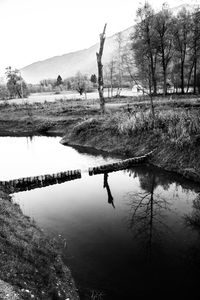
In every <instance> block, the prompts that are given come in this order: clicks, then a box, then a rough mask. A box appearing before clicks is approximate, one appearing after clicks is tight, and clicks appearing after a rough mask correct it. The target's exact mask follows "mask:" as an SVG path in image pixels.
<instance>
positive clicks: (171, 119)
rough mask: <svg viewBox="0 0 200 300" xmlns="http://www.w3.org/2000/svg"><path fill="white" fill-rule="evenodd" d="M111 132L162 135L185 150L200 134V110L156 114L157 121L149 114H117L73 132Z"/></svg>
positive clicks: (95, 120) (80, 126)
mask: <svg viewBox="0 0 200 300" xmlns="http://www.w3.org/2000/svg"><path fill="white" fill-rule="evenodd" d="M100 130H104V132H105V131H106V130H109V131H110V132H111V133H112V134H115V135H123V136H125V135H126V136H128V137H131V136H134V135H140V134H143V133H147V134H156V135H160V137H161V138H162V139H163V140H168V141H170V142H171V143H174V144H176V145H178V146H179V147H184V146H186V145H189V144H191V143H193V142H194V137H196V136H198V135H200V114H199V112H198V111H197V110H191V111H187V110H176V111H174V110H171V109H169V110H165V111H157V112H156V114H155V119H153V118H152V116H151V113H150V112H149V111H145V112H142V111H137V112H133V113H131V114H130V113H124V112H117V113H115V114H110V115H105V116H104V118H98V119H97V118H90V119H87V120H85V121H83V122H81V123H80V124H78V125H77V126H76V127H75V128H74V133H75V134H77V135H78V134H79V133H80V132H81V131H84V132H85V133H86V132H90V133H91V131H93V132H98V131H100Z"/></svg>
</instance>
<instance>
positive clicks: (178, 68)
mask: <svg viewBox="0 0 200 300" xmlns="http://www.w3.org/2000/svg"><path fill="white" fill-rule="evenodd" d="M129 45H130V51H133V58H134V64H135V71H136V72H135V74H132V78H133V80H134V82H135V83H136V84H138V85H141V86H142V87H143V88H145V89H146V90H148V91H149V93H151V94H154V95H156V94H157V93H159V92H160V91H161V92H162V93H163V94H164V95H166V94H167V92H168V90H169V89H170V90H173V91H174V92H176V93H178V92H180V93H182V94H184V93H188V92H191V91H192V92H193V93H194V94H196V93H197V92H198V93H199V92H200V10H199V8H195V9H194V10H193V11H192V12H190V11H189V10H187V9H186V8H185V7H183V8H182V9H181V10H180V11H179V12H178V13H177V15H173V14H172V13H171V11H170V10H169V8H168V6H166V5H163V7H162V9H161V10H160V11H159V12H158V13H155V12H154V10H153V8H152V7H151V5H150V4H148V3H145V5H144V6H142V7H140V8H138V10H137V23H136V25H135V29H134V33H133V34H132V35H131V38H130V44H129Z"/></svg>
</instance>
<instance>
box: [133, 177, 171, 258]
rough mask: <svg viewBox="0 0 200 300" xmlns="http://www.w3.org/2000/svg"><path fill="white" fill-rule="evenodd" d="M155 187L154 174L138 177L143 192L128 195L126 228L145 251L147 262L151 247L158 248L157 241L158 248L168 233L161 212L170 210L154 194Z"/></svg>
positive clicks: (150, 256) (166, 202)
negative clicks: (163, 236)
mask: <svg viewBox="0 0 200 300" xmlns="http://www.w3.org/2000/svg"><path fill="white" fill-rule="evenodd" d="M157 185H158V183H157V178H156V175H155V173H148V174H147V175H146V176H140V187H141V188H142V190H143V191H140V192H135V193H129V194H128V198H129V202H128V205H129V216H128V228H129V229H130V230H131V232H132V234H133V236H134V238H137V240H138V241H139V242H140V243H141V245H142V246H144V248H145V249H146V258H147V260H148V261H149V262H150V261H151V260H152V248H153V245H155V246H156V245H157V246H158V241H159V246H160V244H161V237H162V234H163V233H164V232H166V231H167V230H168V231H169V228H168V226H167V225H166V224H165V222H164V214H163V212H164V211H165V210H169V209H170V207H169V206H170V204H169V202H168V201H167V200H166V199H164V198H162V197H160V196H159V195H158V194H155V188H156V187H157Z"/></svg>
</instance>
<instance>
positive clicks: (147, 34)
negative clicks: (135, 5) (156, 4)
mask: <svg viewBox="0 0 200 300" xmlns="http://www.w3.org/2000/svg"><path fill="white" fill-rule="evenodd" d="M154 19H155V14H154V11H153V9H152V7H151V6H150V4H148V3H147V2H146V3H145V5H144V6H143V7H140V8H139V9H138V10H137V24H136V26H135V32H134V34H133V36H132V41H133V43H132V49H133V51H134V56H135V63H136V67H137V69H138V78H139V79H140V80H141V81H143V85H144V82H146V83H147V84H148V88H149V92H150V93H153V94H156V93H157V79H156V68H157V56H158V47H157V40H156V39H155V28H154V27H155V21H154Z"/></svg>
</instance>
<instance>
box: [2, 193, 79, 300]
mask: <svg viewBox="0 0 200 300" xmlns="http://www.w3.org/2000/svg"><path fill="white" fill-rule="evenodd" d="M0 212H1V213H0V253H1V258H0V279H1V282H0V295H1V299H9V300H12V299H38V300H42V299H44V300H46V299H49V300H50V299H52V300H53V299H60V300H64V299H70V300H73V299H74V300H75V299H79V297H78V294H77V292H76V289H75V285H74V282H73V279H72V277H71V274H70V271H69V270H68V269H67V267H66V266H65V265H64V264H63V262H62V259H61V251H60V250H59V249H60V248H59V245H58V242H56V241H55V240H53V239H49V238H48V237H46V236H45V234H44V233H43V231H42V230H41V229H39V228H38V227H37V225H36V224H35V223H34V222H33V221H31V220H30V218H28V217H26V216H24V215H23V214H22V212H21V210H20V208H19V206H18V205H16V204H14V203H12V199H11V197H10V196H8V195H7V194H6V193H4V192H3V191H2V190H1V191H0ZM4 290H5V291H7V292H6V294H5V293H4Z"/></svg>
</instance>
